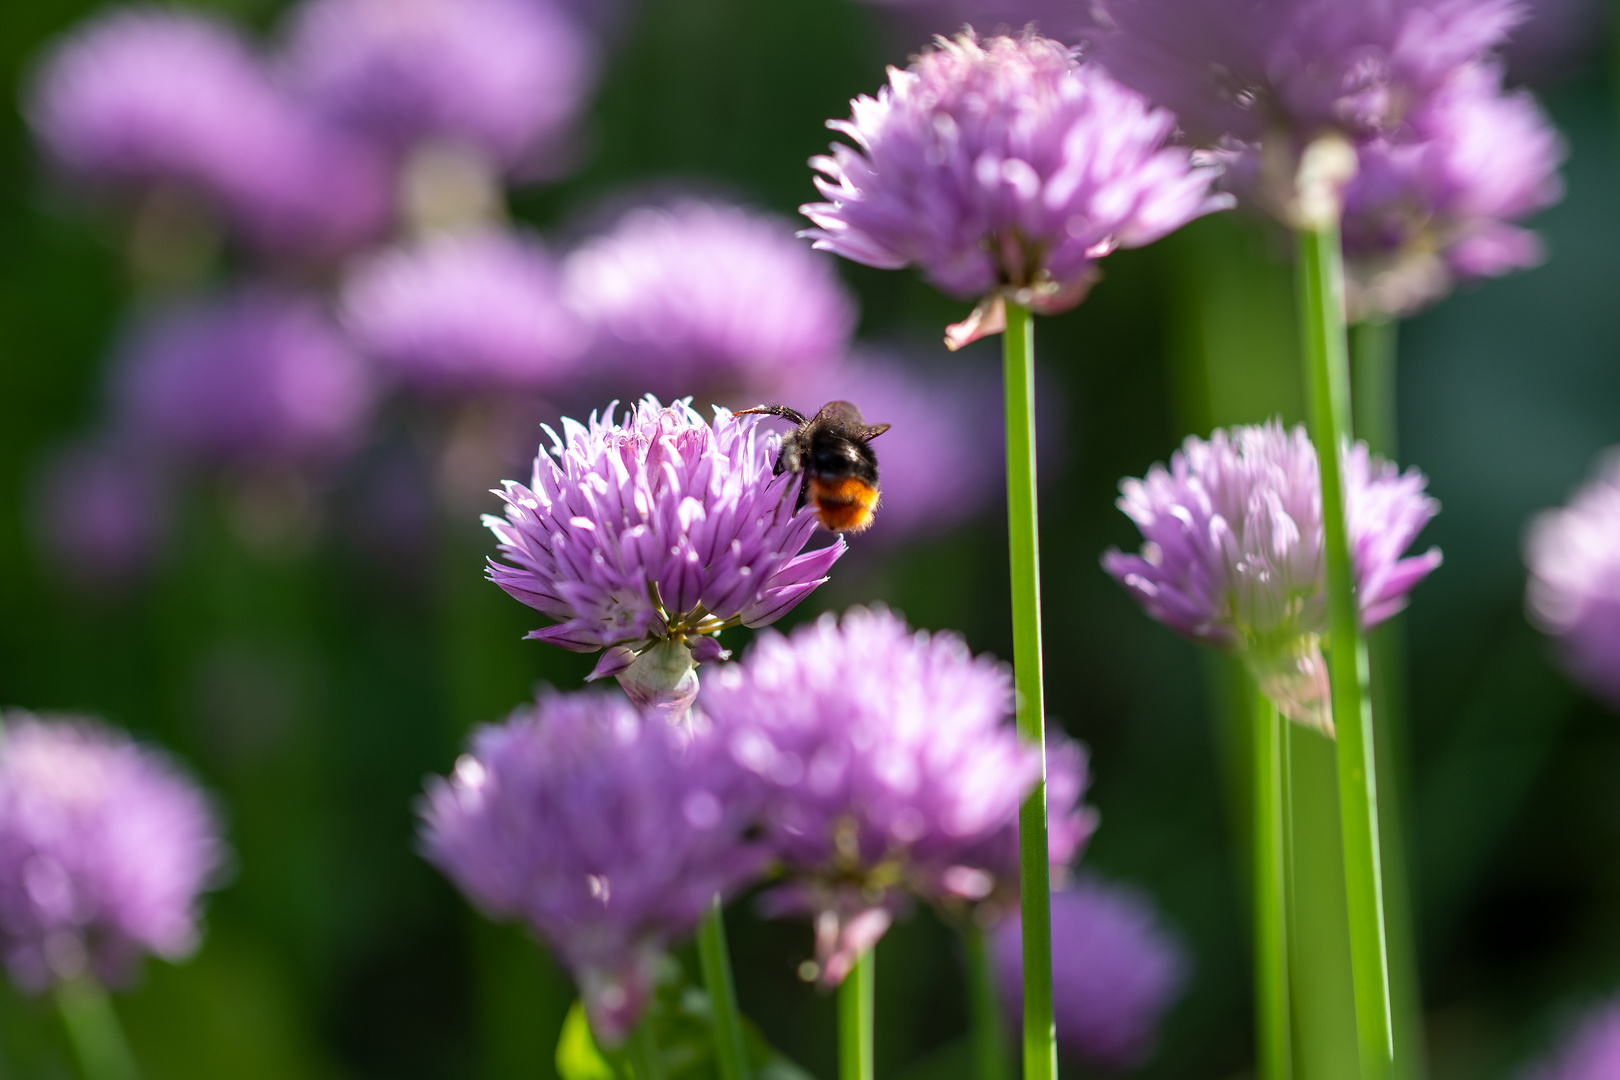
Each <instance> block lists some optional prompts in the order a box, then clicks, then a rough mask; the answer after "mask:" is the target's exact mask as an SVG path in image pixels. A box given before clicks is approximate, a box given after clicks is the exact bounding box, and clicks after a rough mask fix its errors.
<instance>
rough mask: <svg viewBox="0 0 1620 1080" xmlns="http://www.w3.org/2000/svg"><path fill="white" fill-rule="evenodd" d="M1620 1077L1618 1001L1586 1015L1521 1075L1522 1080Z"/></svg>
mask: <svg viewBox="0 0 1620 1080" xmlns="http://www.w3.org/2000/svg"><path fill="white" fill-rule="evenodd" d="M1615 1076H1620V1002H1615V1001H1610V1002H1607V1003H1605V1004H1603V1005H1600V1006H1598V1007H1597V1008H1595V1009H1593V1010H1592V1011H1591V1012H1590V1013H1588V1014H1587V1016H1586V1018H1585V1019H1584V1020H1582V1021H1581V1023H1580V1025H1579V1026H1578V1027H1576V1028H1575V1029H1574V1030H1573V1031H1571V1032H1570V1033H1569V1036H1568V1038H1566V1039H1565V1041H1564V1043H1563V1045H1562V1046H1560V1047H1559V1048H1558V1050H1556V1051H1555V1052H1554V1053H1553V1054H1552V1055H1551V1056H1550V1057H1549V1058H1548V1059H1547V1060H1545V1061H1543V1062H1541V1063H1540V1064H1539V1065H1537V1066H1535V1067H1534V1068H1532V1069H1530V1070H1529V1071H1528V1072H1526V1073H1525V1074H1524V1080H1612V1078H1613V1077H1615Z"/></svg>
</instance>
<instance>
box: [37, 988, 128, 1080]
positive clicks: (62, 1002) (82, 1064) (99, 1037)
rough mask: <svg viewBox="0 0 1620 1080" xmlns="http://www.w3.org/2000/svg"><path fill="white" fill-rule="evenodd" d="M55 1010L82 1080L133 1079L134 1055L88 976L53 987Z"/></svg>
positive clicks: (115, 1016)
mask: <svg viewBox="0 0 1620 1080" xmlns="http://www.w3.org/2000/svg"><path fill="white" fill-rule="evenodd" d="M56 1008H57V1011H59V1012H60V1013H61V1014H62V1023H63V1024H64V1025H65V1026H66V1027H67V1032H68V1038H69V1039H70V1040H71V1042H72V1043H73V1053H74V1056H76V1057H77V1058H78V1059H79V1068H80V1070H82V1072H83V1074H84V1080H137V1078H138V1077H139V1076H140V1071H139V1070H138V1069H137V1068H136V1067H135V1055H134V1054H133V1053H131V1052H130V1049H129V1043H128V1042H127V1041H125V1039H124V1030H123V1028H122V1027H121V1026H120V1025H119V1023H118V1014H117V1013H116V1012H114V1011H113V1006H112V1001H111V999H109V998H108V997H107V991H106V990H105V989H103V988H102V986H101V984H100V983H98V982H96V981H95V980H94V979H91V978H89V977H88V976H81V977H80V978H77V979H72V980H69V981H67V982H64V983H62V984H61V985H60V986H58V987H57V988H56Z"/></svg>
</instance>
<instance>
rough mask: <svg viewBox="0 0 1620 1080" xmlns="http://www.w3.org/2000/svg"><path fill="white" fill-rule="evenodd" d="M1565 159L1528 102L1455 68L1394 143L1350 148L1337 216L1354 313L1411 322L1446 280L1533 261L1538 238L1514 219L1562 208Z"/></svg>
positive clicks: (1489, 72) (1487, 75)
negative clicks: (1349, 172)
mask: <svg viewBox="0 0 1620 1080" xmlns="http://www.w3.org/2000/svg"><path fill="white" fill-rule="evenodd" d="M1563 156H1564V146H1563V140H1562V139H1560V138H1559V136H1558V132H1557V131H1556V130H1554V129H1553V127H1552V126H1551V124H1550V123H1549V122H1548V120H1547V117H1546V116H1545V114H1543V113H1542V111H1541V109H1540V107H1539V106H1538V105H1537V104H1536V102H1535V99H1534V98H1532V97H1531V96H1530V95H1529V94H1528V93H1527V92H1525V91H1522V90H1521V91H1515V92H1513V93H1505V92H1504V91H1503V90H1502V86H1501V73H1500V71H1499V70H1498V69H1497V68H1496V67H1495V66H1494V65H1487V64H1474V65H1470V66H1469V67H1467V68H1464V69H1462V70H1460V71H1458V72H1457V73H1456V74H1455V75H1454V76H1453V77H1452V78H1451V79H1450V80H1448V81H1447V82H1446V84H1445V85H1444V86H1442V87H1441V88H1439V90H1437V91H1436V92H1435V93H1434V94H1433V95H1431V96H1430V97H1429V98H1428V100H1427V101H1426V102H1425V103H1424V104H1423V106H1422V107H1421V108H1420V109H1418V110H1416V111H1415V112H1414V113H1413V114H1412V115H1411V116H1410V117H1409V118H1408V121H1407V123H1406V125H1405V126H1404V128H1403V131H1402V133H1401V135H1400V137H1379V138H1375V139H1370V140H1367V141H1366V142H1364V143H1363V144H1362V145H1361V146H1360V148H1359V150H1358V158H1359V167H1358V170H1357V173H1356V176H1355V178H1354V179H1353V180H1352V181H1351V182H1350V184H1349V186H1348V187H1347V188H1346V189H1345V212H1344V247H1345V257H1346V260H1347V270H1348V272H1349V282H1348V285H1349V288H1350V293H1349V302H1350V307H1351V313H1352V315H1353V316H1355V315H1385V316H1401V315H1406V314H1410V313H1411V312H1412V311H1415V310H1416V309H1417V308H1419V307H1422V306H1423V305H1425V304H1427V303H1428V302H1430V301H1432V300H1435V299H1437V298H1439V297H1441V296H1443V295H1445V294H1446V293H1448V292H1450V290H1451V287H1452V285H1453V283H1454V282H1457V281H1469V280H1473V279H1477V278H1485V277H1496V276H1499V275H1501V274H1505V273H1507V272H1509V271H1511V270H1516V269H1519V268H1522V267H1528V266H1534V265H1535V264H1537V263H1538V262H1540V261H1541V256H1542V248H1541V242H1540V240H1539V239H1538V238H1537V236H1536V235H1535V234H1534V233H1532V232H1529V231H1528V230H1526V229H1523V228H1520V227H1519V226H1517V225H1515V224H1513V223H1514V222H1515V221H1517V220H1520V219H1522V218H1525V217H1528V216H1529V215H1530V214H1533V213H1535V212H1536V211H1538V210H1541V209H1544V208H1545V207H1547V206H1550V205H1552V204H1553V203H1554V202H1556V201H1557V200H1558V198H1559V197H1560V195H1561V194H1562V190H1563V189H1562V184H1561V183H1560V181H1559V177H1558V164H1559V162H1560V161H1561V160H1562V158H1563Z"/></svg>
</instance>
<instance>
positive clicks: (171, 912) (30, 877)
mask: <svg viewBox="0 0 1620 1080" xmlns="http://www.w3.org/2000/svg"><path fill="white" fill-rule="evenodd" d="M3 719H4V729H3V731H0V956H3V957H4V960H5V964H6V968H7V970H8V971H9V973H10V975H11V978H12V981H13V982H15V983H16V984H17V985H18V986H19V987H21V988H22V989H23V990H25V991H28V992H30V993H39V992H42V991H44V990H46V989H48V988H50V987H51V986H52V985H53V984H56V983H59V982H63V981H67V980H71V979H76V978H81V977H85V976H90V977H94V978H96V979H98V980H100V981H101V982H103V983H104V984H107V985H111V986H119V985H123V984H125V983H127V982H128V981H129V980H130V978H131V977H132V976H133V975H134V974H135V972H136V969H137V967H138V966H139V962H140V959H141V957H142V956H143V955H144V954H147V953H151V954H153V955H156V956H161V957H163V958H165V959H168V960H178V959H181V958H183V957H185V956H186V955H188V954H189V953H190V952H191V951H192V950H193V949H194V948H196V945H197V941H198V938H199V936H200V928H199V921H200V906H201V899H200V897H201V894H202V893H203V892H204V891H205V890H206V889H208V888H210V887H211V886H212V885H213V884H214V883H215V882H216V881H217V880H218V877H219V873H220V870H221V868H222V867H223V865H224V862H225V857H226V852H225V847H224V844H223V842H222V840H221V839H220V829H219V822H218V819H217V816H216V815H215V812H214V809H213V807H212V806H211V804H210V802H209V800H208V799H207V797H206V796H204V795H203V793H202V792H201V791H200V790H198V788H197V786H196V785H195V784H194V783H193V782H192V781H191V779H190V778H189V777H187V776H186V775H185V774H184V773H183V772H181V770H180V769H179V767H178V766H177V765H176V764H175V763H174V762H173V761H171V760H170V759H169V758H168V757H167V756H166V755H164V754H162V753H160V752H158V751H156V750H152V749H148V748H146V747H142V746H138V745H137V744H136V743H134V742H133V741H131V740H130V739H129V737H128V736H126V735H124V734H123V733H122V732H117V731H114V730H112V729H110V728H107V727H104V726H102V725H101V724H98V723H96V722H94V721H91V720H85V719H79V718H71V717H64V718H53V719H49V720H47V719H44V718H40V717H35V716H32V715H30V714H28V713H25V712H21V711H12V712H8V713H6V714H5V715H4V718H3Z"/></svg>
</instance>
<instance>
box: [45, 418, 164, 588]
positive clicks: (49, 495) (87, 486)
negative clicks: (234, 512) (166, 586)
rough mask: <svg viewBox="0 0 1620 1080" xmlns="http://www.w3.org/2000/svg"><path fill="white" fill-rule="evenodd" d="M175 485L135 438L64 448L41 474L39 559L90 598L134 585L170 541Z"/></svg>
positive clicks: (101, 439) (92, 441)
mask: <svg viewBox="0 0 1620 1080" xmlns="http://www.w3.org/2000/svg"><path fill="white" fill-rule="evenodd" d="M171 486H172V485H171V478H170V477H169V475H168V470H167V469H165V468H164V467H163V463H162V462H161V461H159V460H157V459H156V457H155V455H153V454H152V453H151V452H150V451H148V450H147V449H146V448H144V447H142V446H139V445H131V440H128V439H117V438H105V437H98V438H92V439H87V440H84V441H80V442H75V443H73V444H71V445H68V446H66V447H63V448H62V449H60V450H59V451H57V452H56V453H54V454H52V455H51V457H50V458H49V459H48V460H47V461H46V462H45V464H44V466H43V468H42V469H41V470H40V477H39V483H38V491H37V493H36V498H35V500H34V507H33V510H34V515H33V516H34V532H35V536H36V538H37V540H38V548H39V553H40V555H41V557H42V558H43V559H45V560H46V561H47V562H49V563H50V564H51V565H52V567H53V568H54V569H55V570H57V571H58V573H59V575H60V576H61V577H62V578H63V579H64V580H65V581H66V582H68V583H69V584H71V585H74V586H79V587H82V588H83V589H85V590H86V591H89V592H92V593H94V592H99V591H103V590H108V591H116V590H117V589H119V588H121V587H126V586H129V585H131V584H133V583H134V582H135V581H136V580H138V579H139V578H140V577H142V576H143V575H144V574H145V573H146V572H147V571H148V570H149V569H151V567H152V565H153V563H155V562H156V561H157V560H158V557H159V554H160V552H161V550H162V548H163V544H164V541H165V540H166V539H167V538H168V533H169V526H170V521H169V511H170V509H171V507H170V501H171V491H170V488H171Z"/></svg>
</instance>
